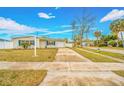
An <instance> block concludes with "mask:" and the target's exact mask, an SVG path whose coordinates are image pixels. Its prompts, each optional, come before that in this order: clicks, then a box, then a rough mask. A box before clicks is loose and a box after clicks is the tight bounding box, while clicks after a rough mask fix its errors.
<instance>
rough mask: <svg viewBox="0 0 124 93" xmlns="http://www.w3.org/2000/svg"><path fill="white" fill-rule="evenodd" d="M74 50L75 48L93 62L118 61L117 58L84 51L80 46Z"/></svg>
mask: <svg viewBox="0 0 124 93" xmlns="http://www.w3.org/2000/svg"><path fill="white" fill-rule="evenodd" d="M80 49H81V48H80ZM73 50H75V51H76V52H77V53H79V54H81V55H82V56H84V57H86V58H88V59H90V60H91V61H93V62H118V61H116V60H113V59H110V58H106V57H103V56H101V55H98V54H93V53H89V52H86V51H83V49H81V50H79V49H78V48H73Z"/></svg>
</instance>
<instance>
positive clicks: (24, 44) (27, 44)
mask: <svg viewBox="0 0 124 93" xmlns="http://www.w3.org/2000/svg"><path fill="white" fill-rule="evenodd" d="M21 46H22V47H23V48H24V49H27V48H28V47H29V46H31V44H29V43H22V44H21Z"/></svg>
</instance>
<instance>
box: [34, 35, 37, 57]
mask: <svg viewBox="0 0 124 93" xmlns="http://www.w3.org/2000/svg"><path fill="white" fill-rule="evenodd" d="M34 56H35V57H36V56H37V39H36V35H35V36H34Z"/></svg>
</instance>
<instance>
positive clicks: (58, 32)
mask: <svg viewBox="0 0 124 93" xmlns="http://www.w3.org/2000/svg"><path fill="white" fill-rule="evenodd" d="M68 32H72V30H64V31H56V32H48V33H45V34H43V35H51V34H63V33H68Z"/></svg>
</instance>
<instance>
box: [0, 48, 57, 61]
mask: <svg viewBox="0 0 124 93" xmlns="http://www.w3.org/2000/svg"><path fill="white" fill-rule="evenodd" d="M56 52H57V49H56V48H51V49H50V48H47V49H37V55H38V56H37V57H34V56H33V55H34V50H19V49H15V50H14V49H8V50H0V61H8V62H44V61H46V62H50V61H53V60H54V59H55V55H56Z"/></svg>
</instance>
